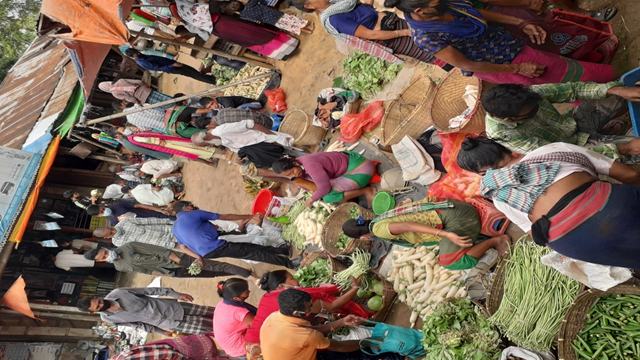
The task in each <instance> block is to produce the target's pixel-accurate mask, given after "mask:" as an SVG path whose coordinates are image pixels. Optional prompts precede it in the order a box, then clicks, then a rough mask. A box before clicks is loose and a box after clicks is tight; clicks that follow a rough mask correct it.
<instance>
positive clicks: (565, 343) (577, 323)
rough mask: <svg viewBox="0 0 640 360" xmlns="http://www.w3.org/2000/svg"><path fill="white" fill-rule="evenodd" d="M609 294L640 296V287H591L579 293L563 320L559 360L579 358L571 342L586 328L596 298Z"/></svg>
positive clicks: (559, 342) (559, 336) (559, 338)
mask: <svg viewBox="0 0 640 360" xmlns="http://www.w3.org/2000/svg"><path fill="white" fill-rule="evenodd" d="M609 294H620V295H639V296H640V287H638V286H636V285H618V286H616V287H613V288H611V289H609V290H607V291H600V290H595V289H589V290H587V291H585V292H583V293H582V294H580V295H578V297H576V299H575V300H574V301H573V304H572V305H571V307H569V310H567V313H566V315H565V316H564V319H563V320H562V326H561V327H560V333H559V334H558V360H577V359H578V357H577V356H576V352H575V350H574V349H573V347H572V346H571V344H572V343H573V341H574V340H576V339H577V337H578V334H580V332H581V331H582V330H583V329H584V328H585V325H584V322H585V321H586V320H587V314H589V310H591V307H592V306H593V304H594V303H595V302H596V300H598V299H599V298H601V297H604V296H606V295H609Z"/></svg>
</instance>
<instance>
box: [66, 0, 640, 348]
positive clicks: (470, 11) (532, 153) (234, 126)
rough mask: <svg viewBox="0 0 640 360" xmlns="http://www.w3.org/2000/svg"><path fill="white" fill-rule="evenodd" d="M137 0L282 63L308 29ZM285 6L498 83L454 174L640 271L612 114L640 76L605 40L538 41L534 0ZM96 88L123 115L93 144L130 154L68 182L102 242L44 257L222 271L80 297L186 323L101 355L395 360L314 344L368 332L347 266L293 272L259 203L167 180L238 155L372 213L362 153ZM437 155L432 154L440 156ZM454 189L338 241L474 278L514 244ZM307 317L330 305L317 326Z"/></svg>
mask: <svg viewBox="0 0 640 360" xmlns="http://www.w3.org/2000/svg"><path fill="white" fill-rule="evenodd" d="M144 3H145V4H147V2H146V1H145V2H144ZM149 3H150V4H147V5H148V6H146V7H143V8H142V9H143V10H144V9H147V11H149V12H150V13H152V14H156V15H158V16H168V17H175V18H177V19H178V20H179V21H180V22H181V23H182V25H181V26H179V27H178V28H176V30H175V33H176V35H177V36H182V37H183V38H188V37H193V36H198V37H202V38H204V39H206V38H208V37H209V36H216V37H218V38H220V39H224V40H226V41H229V42H232V43H234V44H237V45H240V46H242V47H246V48H247V49H249V50H251V51H254V52H256V53H258V54H261V55H263V56H266V57H269V58H272V59H275V60H279V61H286V60H287V59H288V58H290V57H291V56H295V54H296V51H298V45H299V40H298V39H297V38H296V37H295V36H299V35H301V34H305V35H302V36H308V35H309V34H312V33H313V32H314V31H318V30H315V27H316V26H315V24H314V23H313V22H312V21H309V20H306V19H304V18H300V17H297V16H293V15H291V14H289V13H284V12H281V11H279V10H276V9H275V8H272V7H269V6H267V5H265V4H264V3H263V2H262V1H259V0H249V1H248V2H247V3H240V2H237V1H228V2H217V1H209V2H191V1H188V0H177V1H175V2H172V3H170V6H169V7H168V8H167V7H157V8H156V7H154V5H156V6H158V3H161V1H153V2H149ZM548 3H549V4H551V5H553V6H555V7H556V8H558V9H561V10H563V11H565V12H566V13H571V14H577V15H579V17H578V18H581V19H591V20H593V19H595V20H598V21H599V22H607V21H609V20H611V19H612V18H613V17H614V16H615V15H616V9H615V8H611V7H609V8H603V9H600V10H596V11H587V10H584V9H581V8H579V7H577V6H576V5H575V4H574V3H573V2H572V1H571V0H548ZM167 5H169V3H167ZM288 5H290V6H294V7H296V8H297V9H299V10H301V11H303V12H315V13H317V14H318V15H319V23H318V25H321V26H322V28H323V30H325V31H327V32H328V33H329V34H331V35H332V36H334V37H335V38H336V40H338V41H339V42H343V43H345V44H346V45H349V46H351V47H353V48H356V49H358V50H361V51H363V52H366V53H367V54H369V55H371V56H375V57H379V58H382V59H384V60H386V61H389V62H392V63H396V64H401V63H402V62H403V59H406V58H414V59H417V60H418V61H421V62H424V63H428V64H434V65H436V66H439V67H442V68H443V69H444V70H445V71H456V70H454V69H455V68H457V69H459V71H462V73H463V74H464V75H465V76H475V77H477V78H479V79H482V80H483V81H485V82H487V83H493V84H495V86H493V87H490V89H489V90H487V91H485V92H483V93H482V94H480V95H479V96H481V106H482V107H483V109H484V110H485V111H486V117H485V119H484V125H485V132H482V133H479V134H469V135H468V136H466V138H465V139H464V140H463V141H461V142H460V144H458V149H456V150H455V154H456V155H455V157H454V158H453V161H454V162H456V164H457V166H459V168H461V169H463V170H465V171H468V172H470V173H473V174H475V175H472V176H475V178H476V179H478V183H479V184H480V194H479V195H481V196H482V197H484V198H486V199H490V200H492V202H489V201H486V202H484V203H483V204H485V205H483V206H485V208H486V207H491V208H492V209H493V210H495V211H496V212H497V213H499V214H500V218H502V219H504V220H508V221H510V222H512V223H513V224H515V225H517V226H518V227H519V228H520V229H522V230H523V231H524V232H526V233H528V234H529V235H530V236H531V238H532V239H533V241H534V242H535V243H536V244H538V245H540V246H547V247H550V248H551V249H553V250H555V251H557V252H558V253H560V254H562V255H565V256H568V257H571V258H574V259H577V260H581V261H585V262H589V263H595V264H600V265H608V266H620V267H626V268H631V269H638V268H640V260H638V259H640V256H639V255H640V246H639V245H638V241H637V239H638V238H640V227H639V226H637V225H636V224H637V223H636V222H635V220H636V219H637V218H638V216H640V187H639V186H640V173H638V171H636V170H635V169H634V168H633V167H632V165H633V164H637V163H638V159H639V158H638V156H639V155H640V139H639V138H635V137H633V136H627V131H626V130H627V129H626V128H625V127H626V123H625V122H623V121H621V120H619V119H618V118H619V117H620V116H622V115H623V114H625V113H626V112H627V109H628V107H627V103H628V101H631V102H640V88H639V87H627V86H625V85H624V84H623V83H622V82H621V81H620V80H618V79H616V78H614V68H613V67H612V66H611V65H609V64H608V63H609V61H610V60H611V58H612V57H613V55H614V53H615V50H616V47H617V39H616V40H614V39H613V38H610V39H608V40H607V41H604V42H601V44H600V45H599V46H598V47H597V48H594V49H592V51H589V52H588V54H581V55H575V56H573V57H565V56H563V55H564V54H565V50H566V49H565V48H563V47H558V46H556V47H554V46H547V45H550V43H551V42H554V41H556V40H557V39H555V38H554V39H550V34H549V33H548V32H547V30H545V29H549V27H545V26H544V22H545V21H550V20H549V19H550V18H551V17H549V16H548V15H549V14H550V12H551V10H550V9H548V8H547V5H548V4H547V2H545V1H536V0H533V1H518V0H479V1H467V0H385V2H384V5H385V7H386V9H378V8H376V7H375V6H374V4H373V1H372V0H364V1H363V2H359V1H357V0H335V1H329V0H290V2H289V3H288ZM393 10H399V12H394V11H393ZM398 13H403V14H404V16H398V15H397V14H398ZM584 21H585V24H587V20H584ZM585 27H586V28H588V27H589V25H585ZM576 31H583V30H576ZM584 31H587V30H584ZM312 40H313V39H312V38H311V40H310V41H312ZM563 49H564V50H563ZM124 55H126V56H128V57H130V58H132V59H133V60H135V62H136V63H137V64H138V65H139V66H140V67H141V68H143V69H146V70H151V71H159V72H165V73H170V74H177V75H181V76H187V77H190V78H193V79H194V80H195V81H202V82H206V83H209V84H215V83H216V78H215V76H212V75H207V74H205V73H204V72H201V71H199V70H196V69H194V68H191V67H189V66H188V65H185V64H183V63H181V62H179V61H176V60H173V59H172V58H169V57H164V56H159V55H162V54H155V55H152V54H149V53H145V51H141V50H137V49H135V48H133V47H129V48H127V49H125V50H124ZM219 61H220V63H221V64H224V63H226V61H225V60H224V59H219ZM235 65H237V64H235ZM232 66H233V65H232ZM99 88H100V89H101V90H102V91H104V92H109V93H111V94H112V95H113V96H114V97H115V98H116V99H117V101H115V102H114V103H113V107H114V109H116V110H117V111H124V112H125V114H126V124H125V125H119V126H115V125H111V124H109V125H105V126H104V127H103V129H102V130H103V131H102V133H100V134H99V135H97V136H96V138H97V139H98V140H99V141H101V142H103V143H105V144H110V145H111V146H114V147H118V146H121V147H123V148H126V149H128V150H129V151H130V152H132V153H135V154H137V156H132V160H133V161H132V163H131V164H129V165H126V166H121V165H113V166H111V168H110V170H111V171H112V172H113V173H114V176H117V180H116V181H115V182H114V184H112V185H109V186H108V187H107V188H106V189H104V190H97V189H96V190H94V191H93V192H91V194H79V193H75V192H73V191H68V192H66V193H65V194H64V196H65V198H68V199H69V200H70V201H72V202H73V203H74V204H75V205H76V206H78V207H80V208H82V209H85V210H86V212H87V213H88V214H89V215H91V216H97V217H106V218H107V219H108V226H106V227H101V228H98V229H96V230H95V231H94V236H95V237H96V238H98V239H99V240H100V243H94V244H92V243H81V242H77V243H72V244H70V245H69V244H65V246H70V247H71V249H68V250H64V251H63V252H61V253H60V254H59V256H57V257H56V259H55V261H56V265H57V266H59V267H61V268H65V269H69V268H73V267H82V266H94V264H95V262H107V263H110V264H112V265H113V266H114V267H115V269H116V270H118V271H122V272H137V273H144V274H150V275H157V276H171V277H181V278H188V277H206V278H212V277H219V276H230V278H228V279H227V280H225V281H222V282H220V283H219V284H217V293H218V295H219V297H220V298H221V299H222V301H221V302H219V303H218V305H217V306H216V307H215V308H213V307H209V306H202V305H197V304H194V303H193V302H194V301H195V300H196V299H194V298H193V297H192V296H190V295H189V294H181V293H177V292H175V291H174V290H172V289H170V288H127V289H124V288H123V289H116V290H114V291H112V292H111V293H110V294H109V295H108V296H106V297H104V298H97V297H94V298H83V299H81V300H80V301H79V302H78V308H79V309H81V310H83V311H87V312H91V313H99V314H100V315H101V317H102V319H103V320H104V321H107V322H110V323H113V324H116V325H124V326H132V327H137V328H141V329H144V330H145V331H148V332H153V333H159V334H164V335H167V336H172V335H175V334H176V333H183V334H193V335H192V336H186V337H182V338H171V339H168V340H162V341H158V342H153V343H149V344H145V345H141V346H137V347H134V348H132V349H131V350H128V351H126V352H123V353H121V354H119V355H117V356H116V357H115V358H116V359H122V360H124V359H144V358H147V357H144V356H145V355H146V356H152V357H148V358H160V357H153V356H154V354H179V355H181V357H179V356H176V357H166V358H176V359H178V358H180V359H210V358H212V357H207V356H210V354H212V353H213V354H215V347H216V344H215V343H214V342H212V338H215V340H216V342H217V344H218V346H220V347H221V348H222V349H223V350H224V351H225V353H226V354H227V355H229V356H232V357H235V358H241V359H249V360H259V359H264V360H293V359H296V360H307V359H308V360H314V359H401V358H403V356H401V355H400V354H399V353H396V352H384V353H382V354H378V355H375V356H371V355H367V354H365V353H364V352H363V351H362V350H361V344H360V342H359V341H358V340H344V341H338V340H335V339H330V338H328V337H327V334H329V333H331V332H332V331H335V330H336V329H338V328H341V327H343V326H352V327H355V326H360V325H363V321H364V319H363V318H361V317H360V316H356V315H355V314H353V312H351V310H350V309H353V307H351V306H350V305H351V304H353V302H352V300H354V298H355V295H356V292H357V290H358V288H359V287H360V285H361V281H362V280H361V279H360V278H358V279H356V278H352V279H351V281H352V284H351V285H352V286H351V287H350V289H348V290H347V291H344V292H342V293H341V294H340V295H337V294H336V293H337V292H339V291H338V290H337V288H336V287H333V286H327V287H317V288H313V287H300V283H299V282H298V280H297V279H296V278H295V277H294V276H292V270H297V269H298V268H299V267H300V264H301V261H303V257H302V256H294V253H295V251H294V249H293V248H292V244H291V243H289V242H286V241H283V239H282V238H281V234H279V233H278V232H277V231H276V232H275V233H274V232H273V231H271V230H269V229H268V228H266V227H261V225H262V222H263V221H264V219H263V215H262V214H260V213H258V214H227V213H225V212H224V211H223V209H220V211H216V212H210V211H204V210H201V209H199V207H198V206H204V204H199V203H192V202H188V201H184V200H181V199H182V197H183V196H184V192H185V191H188V189H185V188H184V185H183V184H182V172H181V166H182V164H183V163H184V162H185V161H198V162H202V163H205V164H208V165H211V166H217V164H218V162H219V161H220V160H222V161H224V162H229V163H231V161H232V160H233V159H234V158H235V159H237V160H236V163H237V164H238V165H239V166H238V169H239V171H240V173H241V174H242V175H244V176H247V177H249V178H251V179H254V180H256V181H271V182H277V183H282V184H285V185H287V186H289V188H290V189H291V190H292V192H294V193H295V192H296V191H297V190H298V189H302V190H305V191H307V192H308V193H310V196H309V198H308V199H307V200H305V205H306V206H307V207H312V206H314V204H315V203H316V202H324V203H328V204H329V203H332V204H338V203H345V202H356V203H360V204H361V205H362V206H364V207H367V208H371V207H372V202H373V199H374V198H375V196H376V194H377V189H376V187H375V186H374V185H372V179H373V178H374V177H375V176H376V174H377V172H378V170H377V168H376V162H374V161H372V160H371V159H368V158H367V157H366V156H365V155H363V154H360V153H357V152H354V151H341V152H315V153H310V152H309V151H308V149H300V148H298V147H296V146H294V141H295V140H296V139H294V138H293V136H291V135H289V134H287V133H284V132H279V131H278V124H279V120H278V117H277V116H273V115H271V116H270V115H269V114H268V112H267V109H265V104H264V102H261V101H259V100H258V99H252V98H246V97H239V96H224V95H221V94H216V95H215V96H210V97H202V98H191V99H189V100H185V101H182V102H179V103H175V104H171V105H165V106H163V107H158V108H154V109H148V110H144V111H138V112H131V111H132V110H139V109H140V108H141V107H142V106H144V105H146V104H151V105H153V104H157V103H159V102H164V101H168V100H171V99H172V98H175V97H182V96H184V94H172V95H167V94H163V93H161V92H159V91H156V90H154V89H152V88H151V87H149V86H148V85H146V84H145V83H143V82H142V81H140V80H133V79H119V80H117V81H113V82H102V83H100V84H99ZM335 94H338V92H336V93H335ZM339 94H340V95H339V96H338V95H336V96H334V97H332V98H330V100H331V101H323V100H322V99H321V98H319V109H318V111H317V113H316V117H318V116H323V115H322V111H321V110H322V109H324V108H323V107H324V106H325V105H326V104H327V103H331V102H333V101H342V102H344V100H343V98H340V96H343V97H344V99H346V98H348V97H349V96H352V95H353V94H350V93H348V92H341V93H339ZM337 99H339V100H337ZM560 103H573V105H574V107H573V109H572V110H571V111H569V112H567V113H561V112H560V111H559V110H558V109H557V108H556V107H555V104H560ZM129 112H131V113H130V114H129ZM330 116H331V120H330V121H329V123H330V125H329V126H330V127H332V128H333V127H336V126H337V125H339V116H337V118H336V117H335V114H334V113H331V115H330ZM274 120H275V121H274ZM421 130H424V131H427V130H428V129H421ZM629 134H630V133H629ZM438 136H439V135H438V134H433V135H432V137H438ZM425 149H426V151H428V150H429V148H428V147H425ZM438 151H442V149H440V150H438ZM438 151H436V152H433V151H428V152H430V153H433V154H434V156H435V153H437V152H438ZM438 155H439V154H438ZM446 170H449V169H446ZM605 178H606V179H607V180H603V179H605ZM611 179H613V180H614V181H611ZM463 190H464V189H463ZM466 200H468V199H467V198H466V197H465V194H464V191H456V190H455V188H454V187H453V190H452V191H451V192H450V193H449V194H448V196H446V197H437V196H428V197H426V198H424V199H422V200H419V201H416V202H412V203H403V204H399V205H398V207H396V208H395V209H391V210H390V211H387V212H385V213H384V214H382V215H380V214H378V215H380V216H378V217H376V218H374V219H364V218H362V217H358V218H355V219H350V220H346V221H344V224H342V231H343V233H344V235H346V236H348V237H350V238H353V239H362V240H371V241H373V240H376V239H381V240H383V241H386V242H393V243H396V244H398V243H400V244H402V245H404V246H409V247H420V246H422V245H434V244H437V245H438V246H439V252H438V254H437V261H438V263H439V265H440V266H442V267H443V268H445V269H448V270H469V269H472V268H474V267H476V265H478V261H479V259H480V258H482V256H483V255H484V254H485V253H486V252H487V251H488V250H489V249H492V248H493V249H496V250H497V251H498V253H499V254H504V253H505V251H506V250H507V249H508V247H509V245H510V244H511V243H512V239H511V238H510V237H509V236H507V235H506V234H505V233H504V231H502V232H501V233H498V234H493V235H492V236H485V235H487V231H485V230H486V228H487V226H489V227H490V225H488V224H487V222H486V217H484V216H483V212H484V211H485V210H486V209H485V208H483V207H482V206H481V207H478V206H474V204H473V203H470V202H468V201H466ZM486 204H488V205H486ZM219 206H223V205H222V204H219ZM505 228H506V227H505ZM490 233H491V232H490ZM219 258H234V259H240V260H249V261H254V262H263V263H268V264H273V265H278V266H281V267H282V269H280V270H275V271H271V272H267V273H264V274H256V273H255V272H254V271H253V269H252V268H251V266H250V265H248V264H247V265H245V266H237V265H233V264H229V263H227V262H224V261H221V260H219ZM250 282H257V283H258V284H259V286H260V288H261V289H262V290H265V291H266V294H265V295H264V296H263V297H262V298H261V300H260V301H259V303H258V304H249V303H247V301H246V300H247V299H248V297H249V293H250V291H249V283H250ZM157 296H164V297H165V298H158V297H157ZM166 297H169V298H172V299H167V298H166ZM319 314H320V315H323V316H324V315H332V317H331V318H332V319H334V317H333V314H340V315H339V316H336V317H335V319H336V320H333V321H331V320H329V321H326V322H323V323H318V321H317V320H318V318H317V315H319ZM163 358H164V357H163Z"/></svg>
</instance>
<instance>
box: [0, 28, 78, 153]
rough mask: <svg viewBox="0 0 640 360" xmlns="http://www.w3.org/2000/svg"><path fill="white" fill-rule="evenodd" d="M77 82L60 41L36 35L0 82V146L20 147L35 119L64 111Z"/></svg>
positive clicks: (65, 50) (65, 49) (67, 55)
mask: <svg viewBox="0 0 640 360" xmlns="http://www.w3.org/2000/svg"><path fill="white" fill-rule="evenodd" d="M77 81H78V77H77V75H76V73H75V70H74V69H73V66H72V64H71V62H70V60H69V54H68V53H67V48H66V47H65V46H64V45H63V44H62V41H61V40H59V39H55V38H51V37H46V36H42V37H38V38H36V40H34V42H33V43H32V44H31V46H30V47H29V49H28V50H27V52H26V53H25V54H24V55H23V56H22V57H21V58H20V60H19V61H18V62H17V63H16V64H15V65H14V67H13V68H12V69H11V71H10V72H9V74H7V76H6V77H5V79H4V81H3V82H2V84H1V85H0V145H2V146H7V147H11V148H16V149H20V148H21V147H22V144H23V143H24V141H25V140H26V138H27V136H28V135H29V132H30V131H31V129H32V128H33V126H34V125H35V123H36V122H37V121H38V120H39V119H44V118H46V117H47V116H49V115H53V114H55V113H57V112H60V111H62V110H64V108H65V106H66V105H67V101H68V99H69V97H70V96H71V93H72V92H73V88H74V86H75V84H76V82H77Z"/></svg>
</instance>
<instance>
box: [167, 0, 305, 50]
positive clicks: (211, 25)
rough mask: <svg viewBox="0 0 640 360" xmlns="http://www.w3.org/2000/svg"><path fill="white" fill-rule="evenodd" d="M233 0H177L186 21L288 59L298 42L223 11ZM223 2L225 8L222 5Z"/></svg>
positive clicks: (180, 12)
mask: <svg viewBox="0 0 640 360" xmlns="http://www.w3.org/2000/svg"><path fill="white" fill-rule="evenodd" d="M236 3H237V2H236V1H226V2H216V1H211V2H209V3H208V4H207V3H198V2H195V1H194V0H176V2H175V4H176V7H177V12H178V14H177V15H179V17H180V18H181V19H182V20H183V21H185V22H186V23H188V24H191V25H193V26H195V27H197V28H199V29H202V30H204V31H206V32H208V33H211V34H212V35H215V36H217V37H219V38H220V39H223V40H226V41H229V42H232V43H234V44H238V45H240V46H242V47H246V48H247V49H249V50H252V51H255V52H257V53H258V54H261V55H264V56H267V57H270V58H272V59H276V60H287V59H288V58H289V57H290V56H291V55H293V53H295V51H296V50H297V49H298V44H299V41H298V39H296V38H293V37H291V36H289V35H287V34H285V33H283V32H279V31H274V30H269V29H267V28H265V27H263V26H260V25H258V24H256V23H253V22H249V21H245V20H241V19H239V18H236V17H234V16H231V15H228V14H226V13H225V10H226V8H227V7H229V8H230V9H233V8H234V6H237V4H236ZM222 4H224V5H225V9H223V8H222V6H221V5H222Z"/></svg>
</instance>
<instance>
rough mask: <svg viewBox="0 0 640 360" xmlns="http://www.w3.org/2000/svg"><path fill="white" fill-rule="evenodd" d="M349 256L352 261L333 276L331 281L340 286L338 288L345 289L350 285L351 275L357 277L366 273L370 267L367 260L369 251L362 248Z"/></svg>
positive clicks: (369, 255)
mask: <svg viewBox="0 0 640 360" xmlns="http://www.w3.org/2000/svg"><path fill="white" fill-rule="evenodd" d="M349 258H350V259H351V261H352V262H353V264H352V265H351V266H349V267H348V268H347V269H346V270H343V271H340V272H339V273H337V274H335V275H334V276H333V281H334V282H335V284H336V285H338V287H339V288H340V290H346V289H348V288H349V287H351V277H354V278H356V279H357V278H359V277H360V276H361V275H364V274H366V273H367V272H369V270H370V269H371V268H370V267H369V261H371V253H369V252H367V251H364V250H362V249H357V250H356V251H354V252H353V253H352V254H351V255H350V256H349Z"/></svg>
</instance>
